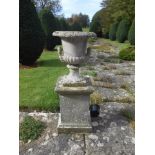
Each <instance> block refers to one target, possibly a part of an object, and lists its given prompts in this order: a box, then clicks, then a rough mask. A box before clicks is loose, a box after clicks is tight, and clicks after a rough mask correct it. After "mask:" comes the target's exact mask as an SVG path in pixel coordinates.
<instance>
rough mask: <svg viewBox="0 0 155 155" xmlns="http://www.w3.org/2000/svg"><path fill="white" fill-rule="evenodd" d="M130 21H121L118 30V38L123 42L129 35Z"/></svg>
mask: <svg viewBox="0 0 155 155" xmlns="http://www.w3.org/2000/svg"><path fill="white" fill-rule="evenodd" d="M129 26H130V22H129V21H128V20H126V19H123V20H121V21H120V23H119V25H118V29H117V32H116V39H117V40H118V41H119V42H120V43H123V42H124V41H125V40H126V39H127V37H128V31H129Z"/></svg>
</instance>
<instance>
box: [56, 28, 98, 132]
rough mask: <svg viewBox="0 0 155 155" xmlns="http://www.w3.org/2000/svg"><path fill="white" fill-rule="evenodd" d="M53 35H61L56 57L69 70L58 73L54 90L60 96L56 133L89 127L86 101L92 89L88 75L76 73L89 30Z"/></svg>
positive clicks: (85, 53)
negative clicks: (62, 74)
mask: <svg viewBox="0 0 155 155" xmlns="http://www.w3.org/2000/svg"><path fill="white" fill-rule="evenodd" d="M53 36H57V37H60V38H61V41H62V48H61V47H59V48H58V54H59V58H60V60H61V61H62V62H65V63H66V64H67V67H68V68H69V70H70V72H69V74H68V75H64V76H62V77H60V78H59V79H58V81H57V84H56V88H55V91H56V92H57V93H58V94H59V98H60V116H59V122H58V132H59V133H74V132H76V133H85V132H90V131H91V130H92V126H91V119H90V112H89V102H90V94H91V93H92V92H93V91H94V90H93V87H92V86H91V83H90V79H89V78H85V77H82V76H80V74H79V67H80V64H82V63H83V62H85V61H87V59H88V58H89V54H90V49H89V48H87V40H88V38H89V37H96V34H95V33H93V32H78V31H55V32H53Z"/></svg>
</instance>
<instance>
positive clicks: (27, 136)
mask: <svg viewBox="0 0 155 155" xmlns="http://www.w3.org/2000/svg"><path fill="white" fill-rule="evenodd" d="M44 128H45V125H44V124H43V123H42V122H40V121H38V120H35V119H34V118H33V117H31V116H26V117H25V118H24V120H23V122H22V123H21V124H20V129H19V139H20V140H22V141H24V142H28V140H35V139H37V138H38V137H39V136H40V135H41V133H42V131H43V130H44Z"/></svg>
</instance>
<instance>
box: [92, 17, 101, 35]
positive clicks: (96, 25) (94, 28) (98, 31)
mask: <svg viewBox="0 0 155 155" xmlns="http://www.w3.org/2000/svg"><path fill="white" fill-rule="evenodd" d="M90 31H91V32H95V33H96V35H97V37H102V27H101V24H100V22H99V21H98V20H97V19H94V20H92V22H91V24H90Z"/></svg>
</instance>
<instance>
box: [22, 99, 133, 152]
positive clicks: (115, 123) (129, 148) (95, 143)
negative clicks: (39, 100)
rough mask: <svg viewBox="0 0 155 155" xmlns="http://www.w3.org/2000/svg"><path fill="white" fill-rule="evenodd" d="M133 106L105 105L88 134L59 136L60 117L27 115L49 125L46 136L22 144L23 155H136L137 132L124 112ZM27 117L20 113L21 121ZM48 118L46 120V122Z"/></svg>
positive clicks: (93, 121) (45, 114)
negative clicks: (135, 137)
mask: <svg viewBox="0 0 155 155" xmlns="http://www.w3.org/2000/svg"><path fill="white" fill-rule="evenodd" d="M126 108H129V109H130V110H133V112H134V107H133V105H130V104H122V103H116V102H111V103H106V104H104V105H101V109H100V110H101V113H100V115H99V117H97V118H92V120H91V121H92V124H95V126H93V131H92V132H91V133H87V134H58V132H57V123H58V114H54V113H37V112H34V113H27V115H30V116H33V117H35V118H36V119H39V120H42V121H43V122H45V123H46V125H47V128H46V130H45V132H44V133H43V134H42V136H41V137H40V138H39V139H38V140H36V141H31V142H30V143H27V144H23V143H22V142H20V155H44V154H45V155H53V154H55V155H64V154H66V155H70V154H71V155H72V154H73V155H84V154H87V155H96V154H98V155H102V154H105V155H113V154H114V155H117V154H118V155H121V154H125V155H129V154H131V155H134V143H135V142H134V130H133V129H132V128H131V127H130V126H129V122H128V120H127V118H125V117H124V116H122V115H121V113H120V112H121V110H122V109H126ZM23 117H25V113H22V112H21V113H20V119H23ZM45 118H46V119H45Z"/></svg>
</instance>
